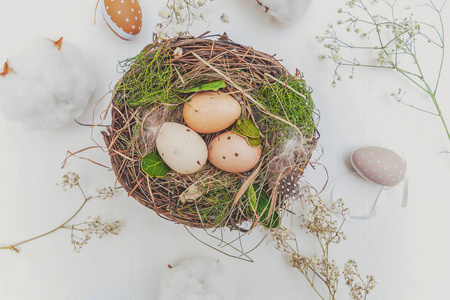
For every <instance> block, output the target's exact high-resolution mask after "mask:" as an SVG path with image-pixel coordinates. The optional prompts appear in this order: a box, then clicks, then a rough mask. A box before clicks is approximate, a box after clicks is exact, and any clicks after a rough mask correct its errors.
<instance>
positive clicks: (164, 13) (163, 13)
mask: <svg viewBox="0 0 450 300" xmlns="http://www.w3.org/2000/svg"><path fill="white" fill-rule="evenodd" d="M158 15H159V16H160V17H161V18H163V19H165V20H167V19H168V18H170V15H169V13H168V12H167V10H165V9H163V10H160V11H159V13H158Z"/></svg>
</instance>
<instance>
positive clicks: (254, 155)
mask: <svg viewBox="0 0 450 300" xmlns="http://www.w3.org/2000/svg"><path fill="white" fill-rule="evenodd" d="M208 148H209V152H208V160H209V161H210V162H211V163H212V164H213V165H214V166H215V167H217V168H219V169H221V170H223V171H227V172H231V173H242V172H246V171H249V170H251V169H252V168H253V167H254V166H256V164H257V163H258V161H259V159H260V158H261V146H258V147H252V146H250V145H249V144H248V143H247V141H246V139H245V138H243V137H241V136H240V135H237V134H235V133H233V132H232V131H228V132H225V133H222V134H220V135H218V136H216V137H215V138H214V139H213V140H212V141H211V143H210V144H209V147H208Z"/></svg>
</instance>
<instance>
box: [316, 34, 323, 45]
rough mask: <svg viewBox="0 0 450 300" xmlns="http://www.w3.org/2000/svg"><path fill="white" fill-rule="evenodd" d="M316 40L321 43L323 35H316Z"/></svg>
mask: <svg viewBox="0 0 450 300" xmlns="http://www.w3.org/2000/svg"><path fill="white" fill-rule="evenodd" d="M316 40H317V41H318V42H319V43H322V42H323V41H324V37H323V36H316Z"/></svg>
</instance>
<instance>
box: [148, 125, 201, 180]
mask: <svg viewBox="0 0 450 300" xmlns="http://www.w3.org/2000/svg"><path fill="white" fill-rule="evenodd" d="M156 148H157V149H158V152H159V155H160V156H161V158H162V159H163V160H164V162H165V163H166V164H167V165H168V166H169V167H170V168H171V169H172V170H174V171H175V172H178V173H181V174H192V173H195V172H198V171H199V170H200V169H201V168H203V166H204V165H205V164H206V160H207V158H208V149H207V147H206V143H205V141H203V139H202V138H201V136H200V135H198V133H197V132H195V131H193V130H192V129H190V128H189V127H187V126H184V125H182V124H178V123H173V122H166V123H164V124H163V125H162V126H161V129H160V130H159V133H158V136H157V137H156Z"/></svg>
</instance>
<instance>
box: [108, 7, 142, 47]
mask: <svg viewBox="0 0 450 300" xmlns="http://www.w3.org/2000/svg"><path fill="white" fill-rule="evenodd" d="M101 1H102V2H101V8H102V14H103V18H104V19H105V21H106V24H108V26H109V28H111V30H112V31H113V32H114V33H115V34H116V35H117V36H119V37H120V38H122V39H124V40H131V39H133V38H135V37H136V36H137V35H138V34H139V32H141V27H142V12H141V6H140V5H139V1H138V0H101Z"/></svg>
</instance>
